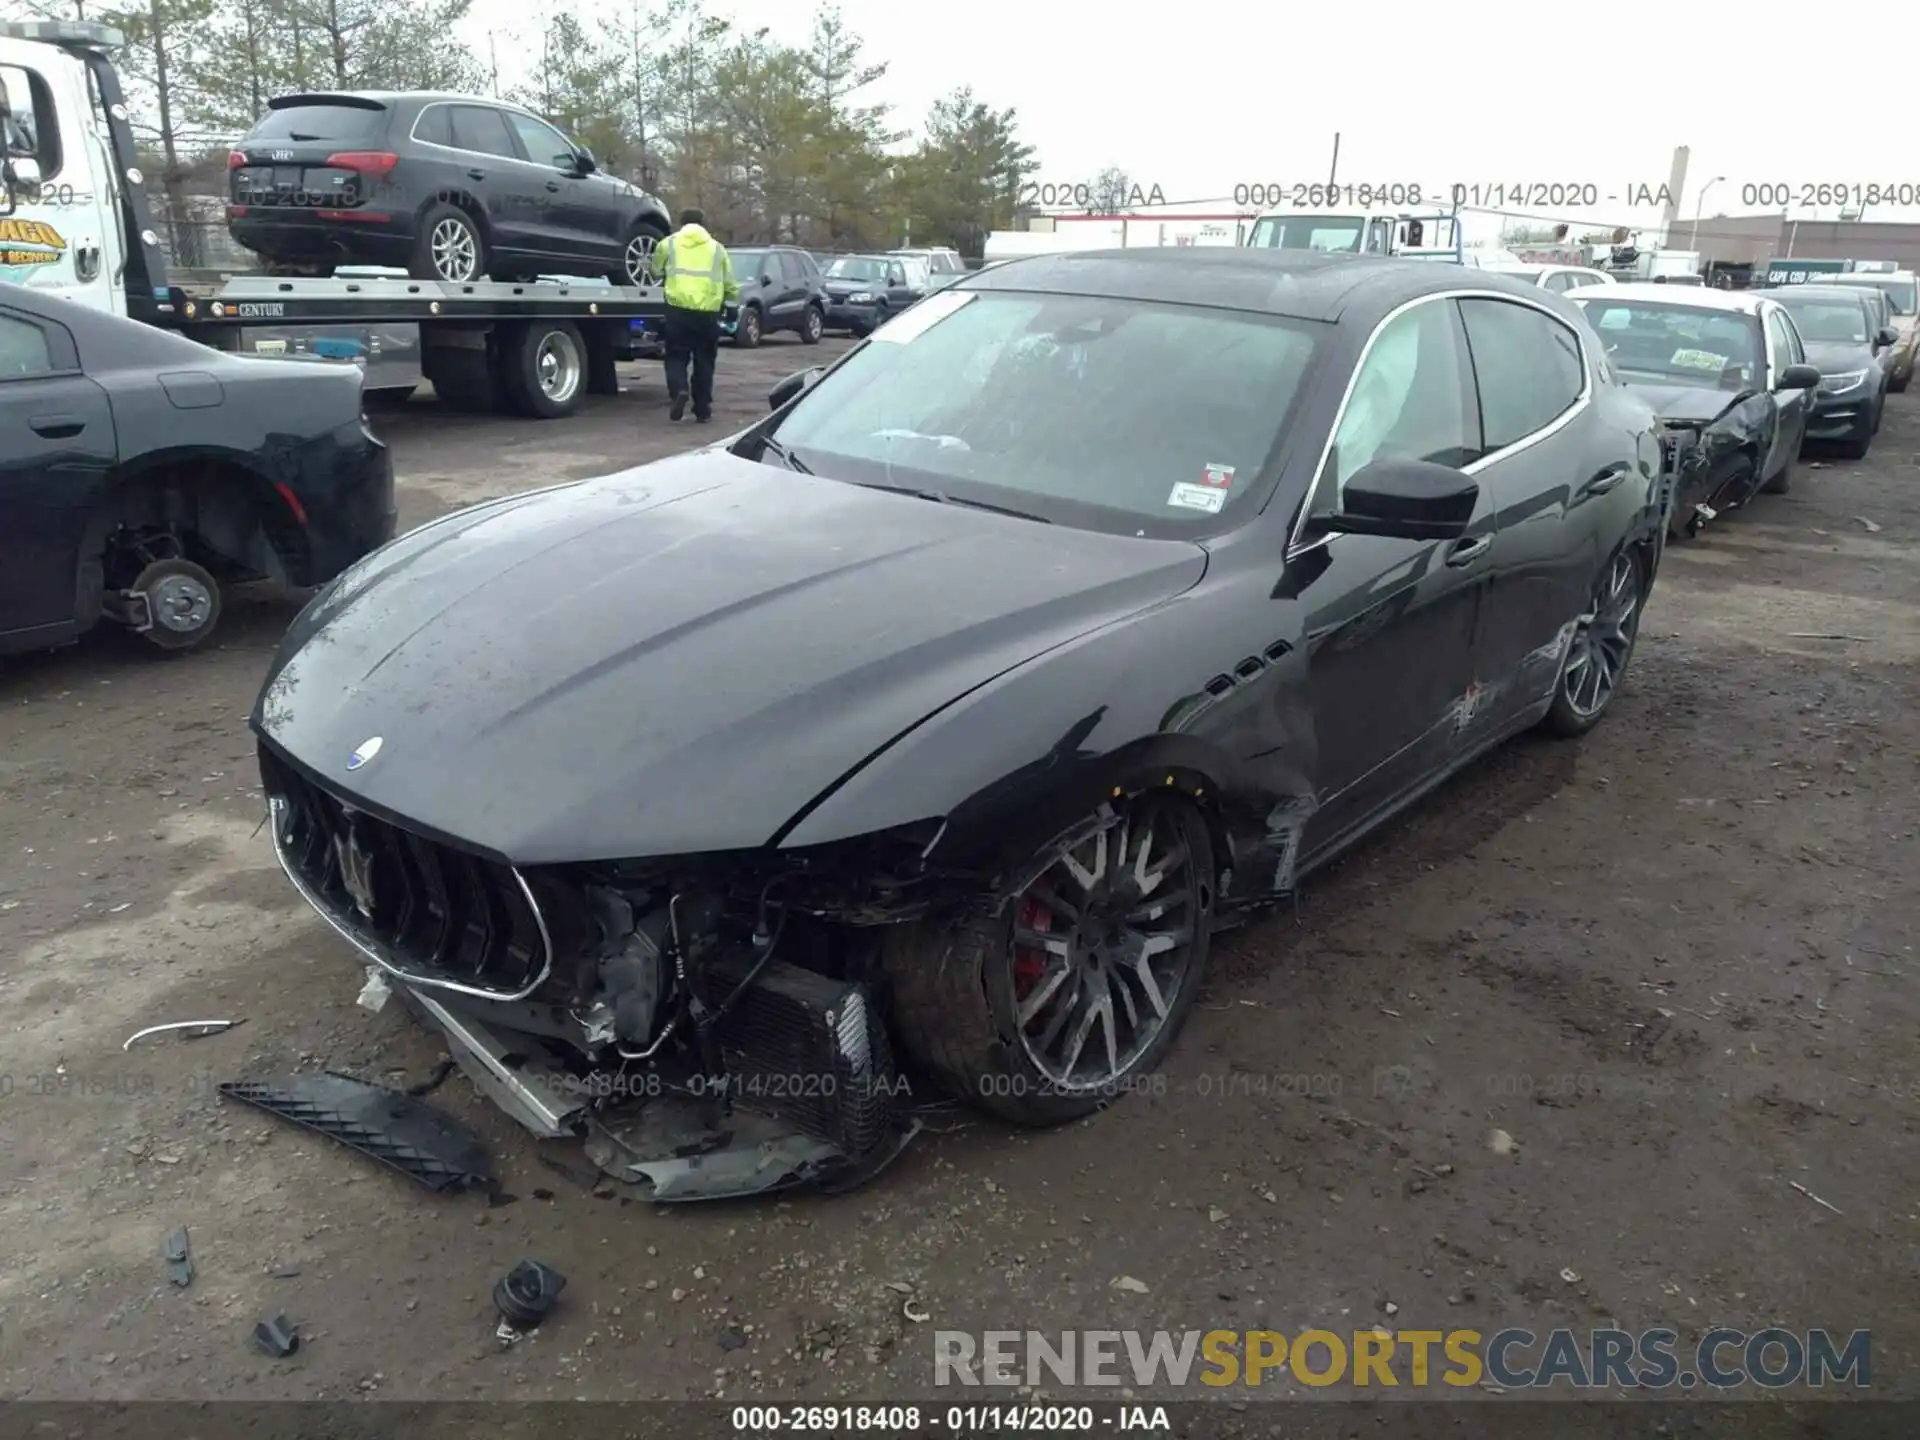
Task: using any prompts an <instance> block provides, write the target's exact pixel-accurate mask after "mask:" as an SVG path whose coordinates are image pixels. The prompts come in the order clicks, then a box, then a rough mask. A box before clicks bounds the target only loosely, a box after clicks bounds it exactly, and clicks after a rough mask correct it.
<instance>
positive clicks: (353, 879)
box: [260, 746, 554, 1000]
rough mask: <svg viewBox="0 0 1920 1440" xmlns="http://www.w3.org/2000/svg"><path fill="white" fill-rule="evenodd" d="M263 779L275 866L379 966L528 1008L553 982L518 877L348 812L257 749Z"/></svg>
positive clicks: (538, 922) (549, 949)
mask: <svg viewBox="0 0 1920 1440" xmlns="http://www.w3.org/2000/svg"><path fill="white" fill-rule="evenodd" d="M260 774H261V779H262V781H263V782H264V783H265V786H266V791H267V796H268V799H269V802H270V803H271V805H272V809H273V815H272V821H271V824H272V828H273V844H274V849H275V851H276V852H277V853H278V855H279V857H280V864H281V868H283V869H284V870H285V871H286V872H287V876H288V878H289V879H291V880H292V881H293V883H294V884H295V886H297V887H298V888H299V890H300V893H301V894H302V895H304V896H306V898H307V901H308V902H309V903H310V904H311V905H312V906H313V907H314V909H316V910H318V911H319V912H320V914H321V915H322V916H323V917H324V918H325V919H326V920H327V921H328V923H329V924H331V925H332V926H333V928H334V929H335V930H337V931H339V932H340V934H341V935H343V936H345V937H346V938H347V939H348V940H349V941H351V942H352V943H353V944H354V945H355V946H356V947H357V948H358V949H359V950H360V951H361V953H362V954H364V955H366V957H367V958H368V959H370V960H372V961H373V962H374V963H375V964H377V965H379V966H381V967H382V968H383V969H386V970H388V971H390V972H392V973H393V974H394V975H397V976H399V977H400V978H401V979H403V980H405V981H407V982H409V983H410V984H415V985H423V986H427V987H429V988H434V989H442V990H452V991H456V992H458V993H460V994H464V995H478V996H484V997H486V998H488V999H493V1000H522V999H525V998H526V997H527V996H528V995H531V994H532V993H533V992H534V991H535V990H536V989H538V988H539V987H540V985H541V984H542V983H543V982H544V981H545V980H546V978H547V976H548V975H549V974H550V973H551V971H552V969H553V962H554V952H553V942H552V938H551V936H550V935H549V934H548V931H547V925H546V920H545V918H544V917H543V916H542V914H541V912H540V907H539V904H538V902H537V901H536V900H535V899H534V894H533V891H532V889H531V888H530V887H529V886H528V885H527V882H526V880H525V879H524V878H523V877H522V876H521V874H520V872H519V871H518V870H516V869H514V868H513V867H512V866H510V865H502V864H500V863H498V862H496V861H492V860H486V859H483V858H482V857H480V856H478V855H474V854H471V853H469V852H467V851H465V850H459V849H456V848H454V847H453V846H451V845H442V844H440V843H438V842H437V841H433V840H428V839H426V838H425V837H423V836H420V835H416V834H414V833H413V832H412V831H409V830H403V829H401V828H400V827H399V826H397V825H390V824H388V823H387V822H386V821H384V820H378V819H375V818H374V817H373V816H371V815H368V814H366V813H365V812H363V811H358V810H355V809H354V808H353V807H352V806H351V805H350V804H348V803H347V802H345V801H342V800H341V799H340V798H339V797H337V796H335V795H333V794H331V793H329V792H328V791H327V790H325V789H323V788H322V787H321V786H319V785H316V784H314V783H313V782H312V781H310V780H308V779H307V778H306V777H304V776H302V775H299V774H297V773H295V771H294V770H293V768H292V767H291V766H289V765H287V764H285V763H284V762H282V761H281V760H279V759H278V757H276V756H275V755H273V754H272V752H271V751H269V750H267V749H266V748H265V747H264V746H263V747H262V748H261V751H260Z"/></svg>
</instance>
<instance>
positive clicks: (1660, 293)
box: [1570, 280, 1772, 315]
mask: <svg viewBox="0 0 1920 1440" xmlns="http://www.w3.org/2000/svg"><path fill="white" fill-rule="evenodd" d="M1588 289H1590V290H1591V291H1592V292H1593V293H1592V294H1588ZM1588 289H1581V290H1575V291H1574V292H1573V293H1572V296H1571V297H1570V298H1571V299H1572V300H1573V301H1574V302H1575V303H1576V304H1578V303H1579V302H1580V300H1582V299H1583V298H1584V299H1592V300H1598V299H1601V298H1603V297H1602V295H1601V287H1600V286H1598V285H1594V286H1591V287H1588ZM1604 298H1605V299H1607V300H1609V301H1614V302H1618V301H1621V300H1645V301H1648V302H1656V301H1657V302H1661V303H1664V304H1668V305H1684V306H1685V307H1686V308H1688V309H1689V310H1723V311H1729V312H1731V313H1733V314H1736V315H1758V314H1759V313H1760V302H1761V301H1762V300H1766V299H1771V298H1772V297H1771V296H1768V295H1764V294H1762V293H1761V292H1759V291H1756V290H1716V289H1714V288H1713V287H1712V286H1710V285H1655V284H1654V283H1653V282H1652V281H1650V280H1631V281H1628V282H1627V283H1625V284H1623V285H1608V286H1606V287H1605V295H1604Z"/></svg>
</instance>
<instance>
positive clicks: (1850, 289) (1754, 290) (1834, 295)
mask: <svg viewBox="0 0 1920 1440" xmlns="http://www.w3.org/2000/svg"><path fill="white" fill-rule="evenodd" d="M1873 288H1874V287H1873V286H1870V285H1750V286H1748V287H1747V289H1748V292H1749V293H1751V294H1754V295H1765V296H1767V297H1769V298H1770V299H1774V300H1785V299H1786V298H1787V296H1789V295H1818V296H1822V297H1824V298H1826V299H1828V300H1838V299H1839V298H1840V297H1841V296H1843V295H1844V296H1845V297H1846V298H1847V299H1849V300H1859V301H1862V302H1865V303H1868V304H1871V303H1872V302H1871V301H1868V300H1867V298H1866V297H1865V296H1864V295H1862V294H1860V293H1859V292H1860V291H1862V290H1871V289H1873Z"/></svg>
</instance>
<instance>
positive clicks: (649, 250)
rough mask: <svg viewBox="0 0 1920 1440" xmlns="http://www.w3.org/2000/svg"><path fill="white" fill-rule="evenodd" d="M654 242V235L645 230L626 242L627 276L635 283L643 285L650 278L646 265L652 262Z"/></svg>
mask: <svg viewBox="0 0 1920 1440" xmlns="http://www.w3.org/2000/svg"><path fill="white" fill-rule="evenodd" d="M656 243H658V242H656V241H655V239H654V237H653V236H652V235H650V234H647V233H646V232H645V231H642V232H641V233H640V234H638V235H636V236H634V237H633V238H632V239H631V240H629V241H628V242H627V254H626V262H625V263H626V267H627V278H628V279H629V280H630V281H632V282H633V283H634V284H635V285H645V284H646V283H647V282H648V280H649V279H651V278H652V277H651V275H650V273H649V271H648V267H649V266H650V265H651V264H652V263H653V247H654V245H655V244H656Z"/></svg>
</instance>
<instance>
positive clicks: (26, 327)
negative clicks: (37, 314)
mask: <svg viewBox="0 0 1920 1440" xmlns="http://www.w3.org/2000/svg"><path fill="white" fill-rule="evenodd" d="M56 368H58V367H56V366H55V365H54V363H53V350H52V347H51V346H50V345H49V344H48V343H47V332H46V331H45V330H43V329H41V328H40V327H39V326H38V325H35V324H34V323H33V322H32V321H30V320H22V319H19V318H17V317H16V316H12V315H0V381H5V380H26V379H30V378H31V377H33V376H35V375H51V374H52V373H53V372H54V370H55V369H56Z"/></svg>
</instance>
